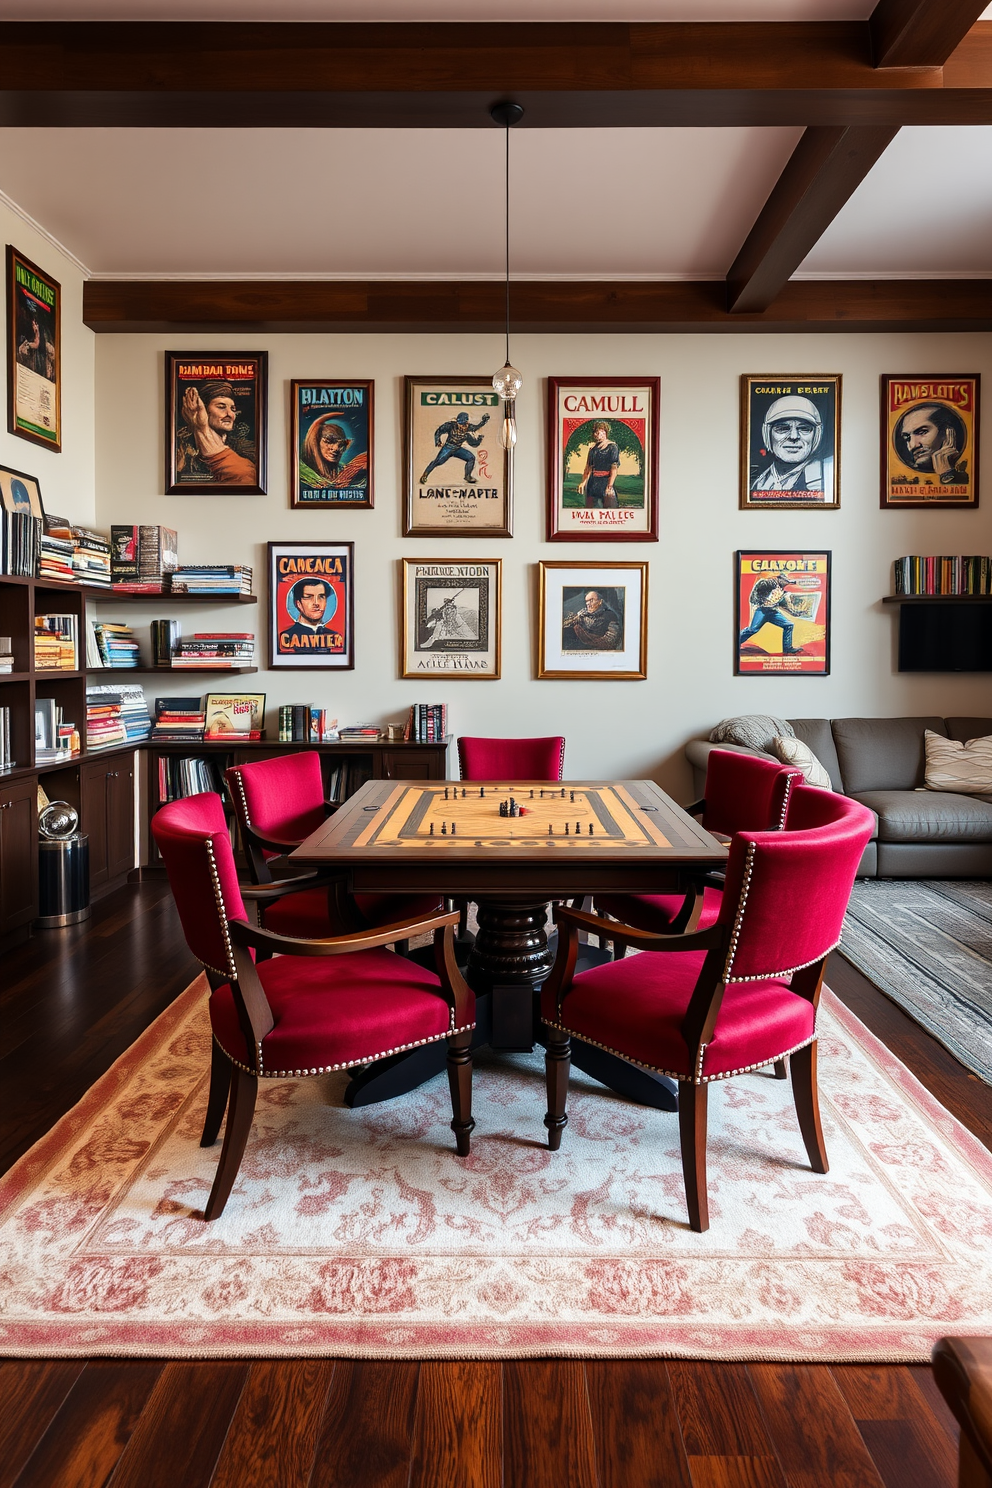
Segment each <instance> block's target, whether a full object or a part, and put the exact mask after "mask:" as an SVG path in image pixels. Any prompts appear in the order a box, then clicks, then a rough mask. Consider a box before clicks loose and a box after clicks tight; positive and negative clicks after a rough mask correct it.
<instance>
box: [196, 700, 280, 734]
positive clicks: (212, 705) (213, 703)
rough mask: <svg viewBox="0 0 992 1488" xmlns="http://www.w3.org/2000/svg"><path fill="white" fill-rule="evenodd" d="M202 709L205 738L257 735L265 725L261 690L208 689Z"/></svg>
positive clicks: (263, 701)
mask: <svg viewBox="0 0 992 1488" xmlns="http://www.w3.org/2000/svg"><path fill="white" fill-rule="evenodd" d="M203 708H204V715H205V721H204V730H203V737H204V738H205V739H223V738H224V737H225V736H226V735H228V734H237V735H238V736H239V737H244V736H245V735H246V734H251V733H254V734H256V736H260V735H261V731H262V730H263V729H264V728H265V693H264V692H211V693H208V694H207V698H206V701H205V703H204V705H203Z"/></svg>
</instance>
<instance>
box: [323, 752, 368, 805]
mask: <svg viewBox="0 0 992 1488" xmlns="http://www.w3.org/2000/svg"><path fill="white" fill-rule="evenodd" d="M372 777H373V771H372V761H371V759H370V758H369V757H368V756H367V755H366V756H365V757H364V758H363V757H362V756H361V755H358V756H354V755H353V756H352V757H351V758H350V759H343V760H341V762H340V763H339V764H336V765H335V766H334V768H333V769H332V770H331V773H330V775H329V776H328V781H327V799H328V800H329V801H347V799H348V797H349V796H353V795H354V794H355V792H356V791H357V790H358V789H359V787H360V786H363V785H364V784H365V782H366V781H367V780H371V779H372Z"/></svg>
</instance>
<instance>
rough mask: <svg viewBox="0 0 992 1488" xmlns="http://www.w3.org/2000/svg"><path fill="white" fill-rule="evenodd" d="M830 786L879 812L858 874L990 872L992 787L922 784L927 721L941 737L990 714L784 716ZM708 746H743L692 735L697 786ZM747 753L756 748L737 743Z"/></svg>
mask: <svg viewBox="0 0 992 1488" xmlns="http://www.w3.org/2000/svg"><path fill="white" fill-rule="evenodd" d="M789 722H790V723H791V724H792V727H793V728H794V729H795V731H796V737H797V738H799V739H801V740H802V741H803V742H804V743H805V744H808V745H809V747H810V749H812V751H813V753H814V754H815V755H816V756H817V758H818V759H819V760H820V763H821V764H822V765H823V767H824V769H825V770H827V772H828V773H829V775H830V781H831V784H832V786H833V788H834V790H836V791H840V792H841V793H842V794H844V795H846V796H852V797H853V798H854V800H856V801H861V802H863V804H864V805H865V806H869V807H870V808H871V810H872V811H874V813H875V816H876V818H877V823H878V825H877V830H876V834H875V839H874V840H873V841H872V842H871V843H869V845H868V848H867V849H866V851H865V855H864V857H863V859H862V861H861V867H860V869H859V876H860V877H862V878H986V877H989V876H992V795H987V796H959V795H955V794H953V793H951V792H947V791H928V790H925V789H923V780H924V770H925V757H924V748H923V735H924V732H925V731H926V730H927V729H931V730H932V731H933V732H934V733H935V734H942V735H944V737H945V738H949V739H960V740H962V741H967V740H968V739H975V738H980V737H983V736H985V735H988V734H992V718H833V719H827V718H790V719H789ZM711 749H742V746H740V745H736V744H711V743H710V742H709V741H708V740H703V739H693V740H691V741H690V743H689V744H688V745H687V746H686V751H685V752H686V758H687V759H688V760H689V763H690V764H691V765H692V767H693V774H694V776H695V789H696V793H697V795H700V796H701V795H702V793H703V783H704V780H705V776H706V759H707V756H708V755H709V752H710V750H711ZM742 752H743V753H745V754H761V753H763V751H761V750H757V749H742Z"/></svg>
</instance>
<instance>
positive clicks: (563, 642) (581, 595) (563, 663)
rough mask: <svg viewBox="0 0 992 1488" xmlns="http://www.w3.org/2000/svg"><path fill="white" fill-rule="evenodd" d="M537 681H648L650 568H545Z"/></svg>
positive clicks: (633, 565) (572, 565) (559, 565)
mask: <svg viewBox="0 0 992 1488" xmlns="http://www.w3.org/2000/svg"><path fill="white" fill-rule="evenodd" d="M539 568H540V578H541V592H540V605H539V619H538V635H539V655H538V665H537V675H538V677H544V678H549V679H551V678H574V679H579V678H588V679H589V680H592V681H606V680H608V679H611V680H616V681H624V682H629V681H640V680H642V679H643V678H645V677H646V676H647V673H648V668H647V660H648V566H647V564H646V563H555V562H551V563H541V564H540V565H539Z"/></svg>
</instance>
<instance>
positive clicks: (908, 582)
mask: <svg viewBox="0 0 992 1488" xmlns="http://www.w3.org/2000/svg"><path fill="white" fill-rule="evenodd" d="M895 584H896V589H895V592H896V593H897V594H992V558H982V557H977V556H971V557H961V556H948V555H943V556H933V555H931V556H929V557H928V556H921V555H920V554H918V553H913V554H910V555H909V556H907V557H905V558H897V559H896V561H895Z"/></svg>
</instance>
